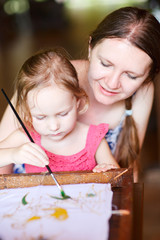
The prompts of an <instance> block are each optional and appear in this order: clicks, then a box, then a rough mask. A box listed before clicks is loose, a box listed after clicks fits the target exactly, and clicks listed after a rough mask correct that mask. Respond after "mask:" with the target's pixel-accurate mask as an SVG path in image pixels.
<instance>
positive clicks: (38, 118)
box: [35, 116, 45, 120]
mask: <svg viewBox="0 0 160 240" xmlns="http://www.w3.org/2000/svg"><path fill="white" fill-rule="evenodd" d="M35 118H36V119H37V120H43V119H45V116H36V117H35Z"/></svg>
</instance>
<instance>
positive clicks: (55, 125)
mask: <svg viewBox="0 0 160 240" xmlns="http://www.w3.org/2000/svg"><path fill="white" fill-rule="evenodd" d="M48 128H49V130H51V131H57V130H58V129H59V121H58V120H57V119H53V118H52V119H50V120H48Z"/></svg>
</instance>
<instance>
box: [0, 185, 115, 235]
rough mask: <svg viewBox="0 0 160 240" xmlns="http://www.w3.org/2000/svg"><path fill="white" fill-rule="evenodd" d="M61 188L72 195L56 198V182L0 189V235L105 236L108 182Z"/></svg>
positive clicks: (109, 206) (108, 211)
mask: <svg viewBox="0 0 160 240" xmlns="http://www.w3.org/2000/svg"><path fill="white" fill-rule="evenodd" d="M63 190H64V191H65V193H66V194H67V195H70V196H71V197H72V199H67V200H61V199H56V198H55V197H60V191H59V189H58V188H57V187H56V186H36V187H29V188H17V189H3V190H0V239H1V240H13V239H14V240H19V239H21V240H22V239H23V240H29V239H32V240H34V239H36V240H38V239H39V240H54V239H56V240H89V239H92V240H99V239H101V240H107V239H108V234H109V219H110V217H111V209H112V196H113V192H112V191H111V186H110V184H95V183H87V184H73V185H64V186H63Z"/></svg>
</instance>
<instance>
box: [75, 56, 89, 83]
mask: <svg viewBox="0 0 160 240" xmlns="http://www.w3.org/2000/svg"><path fill="white" fill-rule="evenodd" d="M71 63H72V64H73V66H74V67H75V69H76V71H77V74H78V79H79V81H80V85H83V83H84V82H86V81H87V74H88V67H89V62H88V60H84V59H79V60H72V61H71Z"/></svg>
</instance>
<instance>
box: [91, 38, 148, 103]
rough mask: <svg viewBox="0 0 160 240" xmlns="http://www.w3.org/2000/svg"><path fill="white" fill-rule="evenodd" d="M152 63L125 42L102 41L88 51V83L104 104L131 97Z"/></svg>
mask: <svg viewBox="0 0 160 240" xmlns="http://www.w3.org/2000/svg"><path fill="white" fill-rule="evenodd" d="M151 63H152V60H151V58H150V57H149V56H148V55H147V54H146V53H145V52H143V51H142V50H140V49H139V48H137V47H135V46H133V45H131V43H130V42H129V41H127V40H125V39H117V38H113V39H105V40H103V41H102V42H101V43H100V44H98V45H97V46H95V47H94V48H93V49H92V50H90V66H89V72H88V79H89V84H90V86H91V88H92V90H93V93H94V96H95V99H96V100H97V101H98V102H100V103H103V104H105V105H109V104H113V103H115V102H117V101H120V100H124V99H126V98H128V97H130V96H131V95H132V94H133V93H134V92H136V90H137V89H138V88H139V87H140V86H141V85H142V83H143V82H144V81H145V79H146V78H147V76H148V74H149V71H150V67H151Z"/></svg>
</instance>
